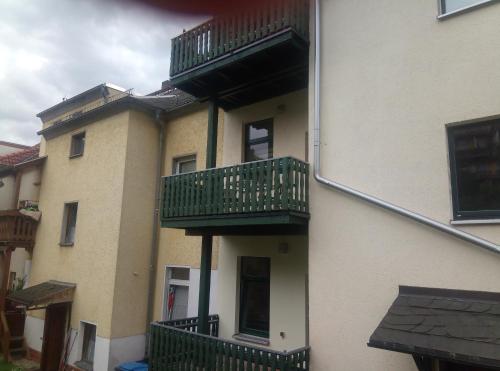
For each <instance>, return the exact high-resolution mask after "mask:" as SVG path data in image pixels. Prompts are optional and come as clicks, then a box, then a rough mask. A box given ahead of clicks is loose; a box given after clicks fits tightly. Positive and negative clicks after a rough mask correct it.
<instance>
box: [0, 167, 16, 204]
mask: <svg viewBox="0 0 500 371" xmlns="http://www.w3.org/2000/svg"><path fill="white" fill-rule="evenodd" d="M0 180H1V181H2V182H3V186H2V187H1V188H0V210H10V209H14V207H15V205H14V203H15V194H16V176H15V175H7V176H3V177H0Z"/></svg>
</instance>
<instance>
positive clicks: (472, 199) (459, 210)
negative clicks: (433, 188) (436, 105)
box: [449, 121, 500, 217]
mask: <svg viewBox="0 0 500 371" xmlns="http://www.w3.org/2000/svg"><path fill="white" fill-rule="evenodd" d="M449 135H450V150H451V151H452V153H451V156H450V158H451V160H452V167H453V168H452V173H453V175H454V179H453V180H454V188H455V189H454V192H455V197H454V202H455V203H456V205H455V211H456V214H457V215H456V216H458V217H463V216H464V214H465V215H467V213H472V215H471V216H473V215H474V214H476V216H479V217H481V215H482V216H483V217H492V216H495V215H497V216H498V215H500V121H493V122H491V121H490V122H488V123H484V124H473V125H467V126H460V127H453V128H450V129H449Z"/></svg>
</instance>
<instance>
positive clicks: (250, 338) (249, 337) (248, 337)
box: [233, 334, 270, 346]
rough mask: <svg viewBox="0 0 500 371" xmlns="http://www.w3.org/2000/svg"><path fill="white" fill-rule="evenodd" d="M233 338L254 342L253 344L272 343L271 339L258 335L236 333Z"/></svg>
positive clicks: (266, 344) (267, 344)
mask: <svg viewBox="0 0 500 371" xmlns="http://www.w3.org/2000/svg"><path fill="white" fill-rule="evenodd" d="M233 339H235V340H239V341H244V342H245V343H252V344H258V345H265V346H269V344H270V342H269V339H266V338H261V337H258V336H252V335H248V334H234V335H233Z"/></svg>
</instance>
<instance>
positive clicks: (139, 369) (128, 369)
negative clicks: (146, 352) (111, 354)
mask: <svg viewBox="0 0 500 371" xmlns="http://www.w3.org/2000/svg"><path fill="white" fill-rule="evenodd" d="M116 370H117V371H148V364H147V363H144V362H127V363H122V364H121V365H120V366H118V367H117V368H116Z"/></svg>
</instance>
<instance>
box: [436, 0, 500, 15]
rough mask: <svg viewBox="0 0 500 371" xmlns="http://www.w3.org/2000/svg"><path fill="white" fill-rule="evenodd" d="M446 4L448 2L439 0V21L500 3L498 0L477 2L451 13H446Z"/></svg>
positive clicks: (480, 0) (479, 0)
mask: <svg viewBox="0 0 500 371" xmlns="http://www.w3.org/2000/svg"><path fill="white" fill-rule="evenodd" d="M445 2H446V0H438V9H439V15H438V17H437V18H438V19H439V20H442V19H446V18H449V17H452V16H455V15H459V14H462V13H466V12H469V11H471V10H475V9H477V8H481V7H483V6H485V5H490V4H493V3H496V2H498V0H477V2H476V3H474V4H471V5H467V6H464V7H463V8H459V9H456V10H453V11H451V12H445V6H444V3H445Z"/></svg>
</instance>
